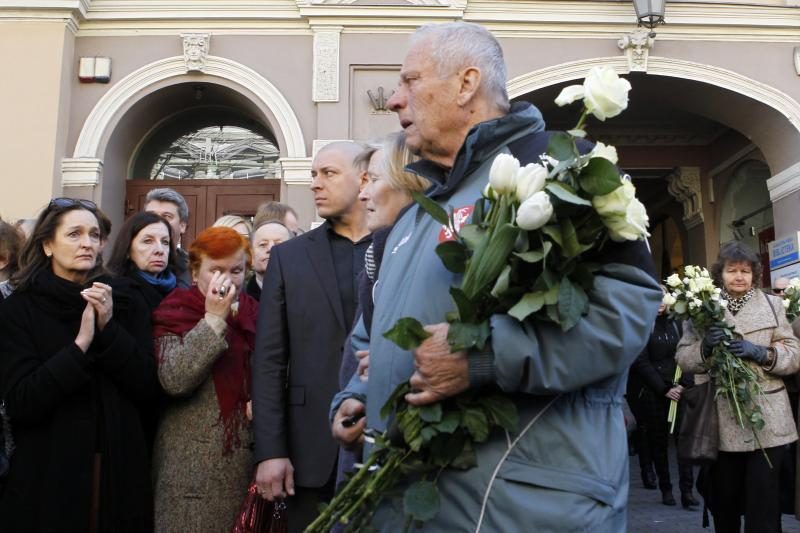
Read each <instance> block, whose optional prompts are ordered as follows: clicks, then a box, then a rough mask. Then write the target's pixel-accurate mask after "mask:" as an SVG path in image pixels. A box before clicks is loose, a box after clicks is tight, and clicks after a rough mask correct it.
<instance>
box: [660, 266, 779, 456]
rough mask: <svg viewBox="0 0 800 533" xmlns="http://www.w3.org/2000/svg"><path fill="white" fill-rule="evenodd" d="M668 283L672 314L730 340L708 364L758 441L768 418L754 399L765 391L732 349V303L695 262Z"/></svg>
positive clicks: (718, 390) (666, 299) (702, 331)
mask: <svg viewBox="0 0 800 533" xmlns="http://www.w3.org/2000/svg"><path fill="white" fill-rule="evenodd" d="M666 284H667V286H668V287H669V291H670V292H668V293H667V294H665V295H664V303H665V304H666V305H667V308H668V309H669V313H670V316H672V317H673V318H675V319H678V320H691V321H692V324H693V325H694V327H695V329H696V330H697V331H698V333H699V334H700V335H701V336H702V335H705V333H706V331H708V330H709V328H712V327H717V328H720V329H722V330H723V331H724V332H725V337H726V339H725V340H723V341H722V342H721V343H719V344H717V345H716V346H714V348H713V350H712V351H711V355H710V356H709V357H707V358H706V360H705V366H706V367H707V368H708V372H709V374H710V376H711V377H712V378H713V379H714V386H715V388H716V395H717V397H720V396H721V397H723V398H724V399H726V400H727V401H728V402H729V403H730V405H731V411H732V412H733V415H734V417H735V419H736V423H737V424H739V425H740V426H741V427H743V428H744V427H745V424H747V425H748V426H749V427H750V428H751V429H752V430H753V434H754V436H755V438H756V442H758V434H757V432H758V430H760V429H762V428H763V427H764V419H763V417H762V416H761V408H760V407H759V406H758V405H756V404H755V402H754V401H753V399H754V398H755V397H756V396H757V395H759V394H761V393H762V391H761V386H760V385H759V384H758V376H757V375H756V373H755V371H754V370H753V369H752V368H751V367H750V365H749V363H748V362H747V361H745V360H743V359H741V358H739V357H736V356H735V355H733V354H732V353H731V352H730V351H729V349H728V345H729V342H730V341H732V340H734V338H735V335H737V333H736V332H735V331H734V328H733V326H732V325H730V324H728V323H727V322H726V321H725V309H726V308H727V307H728V302H727V301H725V299H724V298H722V297H721V293H722V290H721V289H720V288H719V287H716V286H715V285H714V281H713V280H712V279H711V276H710V275H709V273H708V270H706V269H705V268H700V267H696V266H692V265H688V266H686V267H685V268H684V277H683V278H681V277H680V276H679V275H678V274H672V275H671V276H669V277H668V278H667V279H666ZM759 447H760V444H759Z"/></svg>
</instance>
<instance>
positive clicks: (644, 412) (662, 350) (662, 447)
mask: <svg viewBox="0 0 800 533" xmlns="http://www.w3.org/2000/svg"><path fill="white" fill-rule="evenodd" d="M662 288H663V287H662ZM682 334H683V331H682V329H681V325H680V323H678V322H676V321H674V320H672V319H671V318H669V316H667V314H666V305H664V304H661V306H660V307H659V308H658V316H656V322H655V324H654V325H653V331H652V333H651V334H650V339H649V340H648V341H647V346H645V348H644V350H643V351H642V353H641V354H639V357H638V358H637V359H636V361H635V362H634V363H633V365H632V366H631V378H632V381H636V380H637V378H638V382H639V383H641V390H638V391H637V394H638V396H639V397H638V411H639V419H640V421H641V422H642V426H644V428H645V431H643V432H641V433H640V438H641V439H642V440H643V441H646V442H641V443H640V446H639V453H640V456H639V461H640V463H643V468H644V465H646V464H647V463H649V461H652V463H653V464H654V466H655V470H656V474H657V475H658V485H659V488H660V489H661V501H662V503H663V504H664V505H675V497H674V496H673V495H672V481H671V480H670V474H669V455H668V453H667V452H668V450H669V427H668V423H667V415H668V413H669V406H670V402H671V401H672V400H675V401H679V400H680V396H681V392H683V389H684V387H688V386H691V383H692V379H691V376H688V375H684V376H682V377H681V380H680V383H679V384H677V385H676V384H674V383H673V379H674V377H675V368H676V366H677V363H676V362H675V351H676V349H677V346H678V341H680V340H681V335H682ZM679 412H680V410H679ZM679 427H680V425H679V424H678V423H677V422H676V424H675V428H676V431H677V428H679ZM647 452H649V453H647ZM678 478H679V480H678V484H679V488H680V491H681V505H683V507H684V508H687V509H688V508H690V507H692V506H695V505H698V504H699V503H698V502H697V500H695V499H694V496H693V495H692V482H693V471H692V465H691V464H690V463H687V462H685V461H680V460H679V461H678Z"/></svg>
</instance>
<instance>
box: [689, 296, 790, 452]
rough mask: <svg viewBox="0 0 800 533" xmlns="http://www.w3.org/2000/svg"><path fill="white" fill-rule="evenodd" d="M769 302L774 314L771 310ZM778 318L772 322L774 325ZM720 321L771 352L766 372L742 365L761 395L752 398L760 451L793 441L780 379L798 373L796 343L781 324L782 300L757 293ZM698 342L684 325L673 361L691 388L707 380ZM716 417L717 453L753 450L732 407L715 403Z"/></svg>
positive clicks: (722, 401) (753, 442)
mask: <svg viewBox="0 0 800 533" xmlns="http://www.w3.org/2000/svg"><path fill="white" fill-rule="evenodd" d="M768 298H769V301H771V302H772V309H774V310H775V313H773V311H772V309H770V302H769V301H768V300H767V299H768ZM775 315H777V322H776V320H775ZM725 320H726V321H727V322H728V323H729V324H731V325H733V326H735V331H736V332H737V333H739V334H740V335H742V337H744V339H745V340H748V341H750V342H752V343H753V344H758V345H761V346H770V347H772V348H773V349H774V350H775V356H776V361H775V366H774V367H773V368H771V369H770V370H769V371H767V370H765V369H764V368H762V367H760V366H758V365H756V364H755V363H753V362H751V361H748V362H747V364H749V365H750V367H751V368H752V369H753V370H754V371H755V372H756V374H757V375H758V383H759V385H761V389H762V391H763V393H764V394H763V395H761V396H759V397H757V398H756V403H757V404H758V405H759V406H761V412H762V416H763V418H764V422H765V423H766V425H765V426H764V429H762V430H761V431H759V432H758V439H759V441H760V443H761V446H763V447H764V448H772V447H774V446H781V445H783V444H788V443H790V442H794V441H796V440H797V430H796V429H795V424H794V419H793V418H792V409H791V406H790V405H789V397H788V395H787V394H786V388H785V386H784V384H783V379H782V378H781V376H787V375H790V374H794V373H795V372H797V370H798V368H800V342H798V340H797V338H795V336H794V334H793V333H792V327H791V326H790V325H789V322H788V321H787V320H786V314H785V313H784V310H783V305H782V303H781V299H780V298H777V297H775V296H767V295H766V294H764V293H763V292H761V291H756V293H755V294H754V295H753V297H752V299H751V300H750V301H749V302H747V304H745V306H744V307H743V308H742V309H741V310H740V311H739V313H738V314H737V315H736V316H734V315H732V314H731V313H730V312H729V311H726V312H725ZM701 344H702V338H701V337H700V336H699V334H698V333H697V332H696V331H695V329H694V328H693V327H692V325H691V323H689V322H687V323H685V324H684V327H683V338H681V341H680V342H679V343H678V350H677V353H676V356H675V358H676V359H677V361H678V364H679V365H680V367H681V368H682V369H683V371H684V372H690V373H693V374H695V383H697V384H700V383H704V382H706V381H708V379H709V378H708V373H707V371H706V369H705V368H704V366H703V358H702V348H701ZM717 413H718V414H719V426H720V439H719V449H720V450H722V451H725V452H747V451H753V450H756V449H757V448H758V445H757V443H756V440H755V438H754V436H753V431H752V430H751V429H750V428H749V427H748V426H747V423H745V427H744V428H742V427H741V426H739V424H738V423H737V422H736V419H735V418H734V414H733V411H732V409H731V405H730V404H729V402H728V400H727V399H724V398H718V399H717Z"/></svg>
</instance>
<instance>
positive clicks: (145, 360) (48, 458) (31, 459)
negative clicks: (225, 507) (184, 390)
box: [0, 271, 157, 533]
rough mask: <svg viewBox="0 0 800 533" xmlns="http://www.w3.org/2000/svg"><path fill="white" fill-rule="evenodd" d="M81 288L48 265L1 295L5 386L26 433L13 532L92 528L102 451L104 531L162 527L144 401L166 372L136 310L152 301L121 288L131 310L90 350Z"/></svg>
mask: <svg viewBox="0 0 800 533" xmlns="http://www.w3.org/2000/svg"><path fill="white" fill-rule="evenodd" d="M81 289H82V287H81V286H79V285H76V284H74V283H71V282H68V281H66V280H63V279H60V278H57V277H56V276H54V275H53V274H52V273H51V272H50V271H46V272H43V273H42V274H40V275H39V276H38V277H37V279H36V280H35V281H34V283H33V285H32V286H31V287H30V288H29V289H27V290H24V291H18V292H15V293H14V294H12V295H11V296H9V297H8V298H7V299H6V300H5V301H4V302H3V303H2V304H0V393H2V395H3V397H4V399H5V402H6V408H7V411H8V414H9V417H10V418H11V424H12V431H13V435H14V440H15V442H16V450H15V452H14V455H13V457H12V459H11V469H10V471H9V474H8V480H7V483H6V486H5V488H4V491H3V493H2V495H0V529H2V531H4V532H8V533H11V532H26V533H27V532H59V533H62V532H76V533H84V532H86V531H88V530H89V520H90V514H91V497H92V492H93V491H92V484H93V472H95V465H96V464H97V460H98V459H97V458H98V457H100V465H101V467H100V470H99V472H100V475H99V477H98V481H99V494H100V506H99V512H98V519H99V526H98V531H131V532H133V531H136V532H140V531H148V530H150V529H152V509H151V507H152V492H151V482H150V462H149V453H148V450H147V447H146V444H145V438H144V435H143V431H142V425H141V421H140V417H139V410H138V409H139V406H140V405H142V404H145V403H147V402H149V401H151V400H152V397H153V395H154V393H155V390H156V383H157V381H156V372H155V360H154V359H153V356H152V348H151V346H152V341H151V340H150V339H149V338H147V337H146V335H147V328H146V327H144V325H143V323H142V321H137V320H136V318H137V317H146V316H147V313H148V311H147V309H146V307H145V306H144V304H143V303H142V302H141V301H139V300H137V299H136V297H135V296H129V295H126V294H123V293H122V292H121V291H115V293H114V302H115V305H116V302H117V301H118V300H120V301H122V300H126V299H127V300H128V301H127V302H126V305H127V306H128V311H127V312H125V313H122V312H120V315H125V318H124V319H123V318H122V316H114V317H113V318H112V319H111V320H110V321H109V323H108V324H107V325H106V327H105V328H104V329H103V331H102V332H98V333H97V334H96V335H95V338H94V340H93V342H92V344H91V345H90V347H89V350H88V351H87V352H86V353H85V354H84V353H83V352H82V351H81V350H80V349H79V348H78V346H77V345H76V344H75V342H74V340H75V337H76V336H77V333H78V331H79V329H80V319H81V314H82V312H83V309H84V307H85V302H84V300H83V299H82V298H81V297H80V294H79V291H80V290H81ZM137 302H138V303H137ZM121 307H122V305H121ZM123 321H124V323H123ZM98 454H99V455H98Z"/></svg>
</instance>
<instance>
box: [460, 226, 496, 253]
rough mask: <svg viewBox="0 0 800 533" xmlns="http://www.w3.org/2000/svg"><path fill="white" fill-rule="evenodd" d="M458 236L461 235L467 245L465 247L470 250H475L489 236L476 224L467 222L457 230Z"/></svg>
mask: <svg viewBox="0 0 800 533" xmlns="http://www.w3.org/2000/svg"><path fill="white" fill-rule="evenodd" d="M458 236H459V237H461V239H462V240H463V241H464V243H465V244H466V245H467V248H469V249H470V250H477V249H478V247H479V246H481V245H482V244H483V243H484V241H485V240H486V239H487V238H489V233H488V232H487V231H486V230H485V229H484V228H482V227H480V226H478V225H477V224H467V225H466V226H464V227H463V228H461V231H459V232H458Z"/></svg>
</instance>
